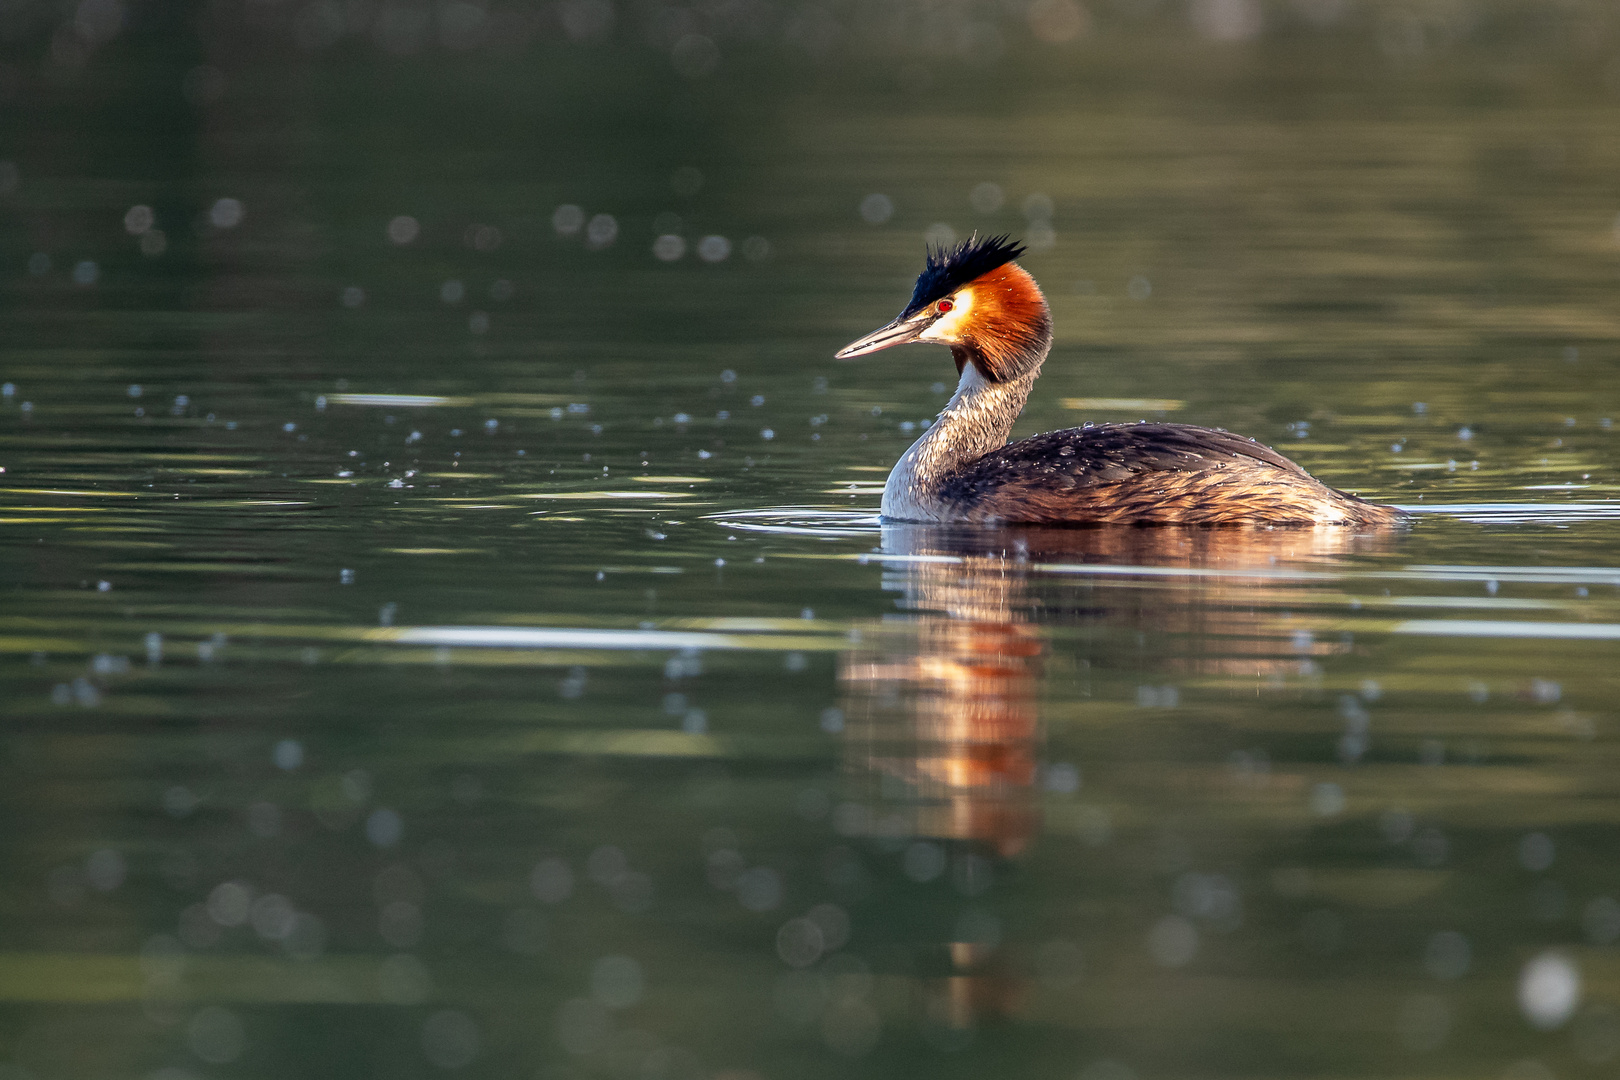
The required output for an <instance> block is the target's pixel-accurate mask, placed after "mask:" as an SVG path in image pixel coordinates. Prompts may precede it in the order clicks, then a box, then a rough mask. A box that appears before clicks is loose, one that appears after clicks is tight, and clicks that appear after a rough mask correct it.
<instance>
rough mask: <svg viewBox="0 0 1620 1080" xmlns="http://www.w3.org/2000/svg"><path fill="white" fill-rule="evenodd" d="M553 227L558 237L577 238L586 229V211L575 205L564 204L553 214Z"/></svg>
mask: <svg viewBox="0 0 1620 1080" xmlns="http://www.w3.org/2000/svg"><path fill="white" fill-rule="evenodd" d="M551 227H552V228H553V229H554V230H556V232H557V235H558V236H576V235H578V233H579V230H581V229H583V228H584V227H585V211H584V210H581V209H580V208H579V207H578V206H575V205H574V204H573V203H564V204H563V205H561V206H559V207H557V209H556V211H555V212H553V213H552V215H551Z"/></svg>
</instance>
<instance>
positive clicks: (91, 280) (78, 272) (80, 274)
mask: <svg viewBox="0 0 1620 1080" xmlns="http://www.w3.org/2000/svg"><path fill="white" fill-rule="evenodd" d="M100 279H101V267H99V266H97V265H96V263H95V260H93V259H83V260H80V261H79V262H77V263H75V264H74V265H73V284H75V285H94V284H95V283H96V282H97V281H99V280H100Z"/></svg>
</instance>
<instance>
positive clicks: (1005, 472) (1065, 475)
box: [941, 424, 1401, 525]
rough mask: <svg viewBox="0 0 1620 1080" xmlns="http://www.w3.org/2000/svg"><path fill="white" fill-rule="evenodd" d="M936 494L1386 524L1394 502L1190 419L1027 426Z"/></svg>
mask: <svg viewBox="0 0 1620 1080" xmlns="http://www.w3.org/2000/svg"><path fill="white" fill-rule="evenodd" d="M941 497H942V499H943V500H944V501H946V502H947V503H949V504H951V505H953V506H954V507H955V508H956V509H957V510H958V512H959V513H960V514H961V520H971V521H1018V522H1043V523H1054V522H1136V523H1139V524H1156V525H1171V524H1181V525H1236V524H1255V525H1261V524H1264V525H1284V524H1286V525H1327V524H1350V525H1388V524H1393V523H1395V522H1397V521H1399V520H1400V518H1401V513H1400V511H1398V510H1396V509H1394V508H1393V507H1388V506H1379V505H1376V504H1373V503H1369V502H1366V501H1364V500H1362V499H1359V498H1357V497H1355V496H1354V495H1349V494H1346V493H1345V492H1342V491H1337V490H1335V489H1333V488H1330V487H1328V486H1327V485H1326V484H1323V483H1321V482H1320V481H1318V480H1316V479H1314V478H1313V477H1311V476H1310V475H1309V474H1308V473H1306V472H1305V470H1304V469H1302V468H1300V467H1299V466H1298V465H1296V464H1294V462H1292V461H1290V460H1288V459H1287V458H1286V457H1284V456H1283V455H1281V454H1279V453H1278V452H1277V451H1275V450H1273V449H1271V447H1269V446H1265V445H1263V444H1261V443H1257V442H1255V441H1254V440H1253V439H1245V438H1243V437H1242V436H1239V435H1233V434H1232V433H1231V432H1227V431H1221V430H1219V429H1216V428H1203V427H1194V426H1192V425H1190V424H1100V425H1097V426H1095V427H1083V428H1067V429H1065V430H1063V431H1053V432H1048V433H1047V434H1044V435H1035V436H1032V437H1031V438H1028V439H1023V440H1020V441H1019V442H1015V443H1009V444H1008V445H1006V446H1004V447H1002V448H1000V449H998V450H992V451H991V452H990V453H988V454H985V455H983V456H982V457H979V458H976V459H974V460H973V461H970V462H967V463H965V464H964V465H963V466H962V467H961V468H960V469H958V470H957V471H956V472H955V473H954V474H953V475H952V476H950V477H949V478H948V479H947V480H946V482H945V484H944V485H943V488H942V490H941Z"/></svg>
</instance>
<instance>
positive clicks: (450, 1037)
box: [422, 1009, 480, 1069]
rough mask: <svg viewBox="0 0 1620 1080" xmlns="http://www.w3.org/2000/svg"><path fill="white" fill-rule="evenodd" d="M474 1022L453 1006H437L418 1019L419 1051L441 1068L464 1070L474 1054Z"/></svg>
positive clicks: (476, 1043)
mask: <svg viewBox="0 0 1620 1080" xmlns="http://www.w3.org/2000/svg"><path fill="white" fill-rule="evenodd" d="M479 1049H480V1039H479V1036H478V1025H477V1024H475V1023H474V1022H473V1019H472V1017H470V1016H468V1015H467V1014H466V1013H464V1012H461V1011H459V1010H457V1009H441V1010H439V1011H438V1012H435V1013H433V1014H432V1015H430V1016H429V1017H428V1018H427V1019H426V1020H425V1021H423V1022H422V1052H423V1053H425V1054H427V1056H428V1060H429V1061H431V1062H433V1064H435V1065H437V1066H438V1067H439V1068H441V1069H464V1068H466V1067H467V1066H468V1065H471V1064H472V1063H473V1059H475V1058H476V1057H478V1051H479Z"/></svg>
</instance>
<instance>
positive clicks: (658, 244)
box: [652, 233, 686, 262]
mask: <svg viewBox="0 0 1620 1080" xmlns="http://www.w3.org/2000/svg"><path fill="white" fill-rule="evenodd" d="M652 251H653V257H654V258H656V259H657V260H658V261H659V262H675V261H677V260H679V259H680V258H681V257H682V256H683V255H685V254H686V241H685V240H684V239H682V238H681V237H679V236H676V235H675V234H673V233H665V234H663V235H662V236H660V237H658V239H656V240H654V241H653V246H652Z"/></svg>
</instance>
